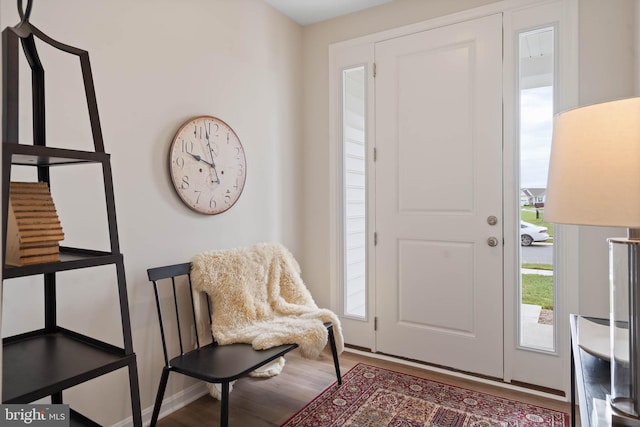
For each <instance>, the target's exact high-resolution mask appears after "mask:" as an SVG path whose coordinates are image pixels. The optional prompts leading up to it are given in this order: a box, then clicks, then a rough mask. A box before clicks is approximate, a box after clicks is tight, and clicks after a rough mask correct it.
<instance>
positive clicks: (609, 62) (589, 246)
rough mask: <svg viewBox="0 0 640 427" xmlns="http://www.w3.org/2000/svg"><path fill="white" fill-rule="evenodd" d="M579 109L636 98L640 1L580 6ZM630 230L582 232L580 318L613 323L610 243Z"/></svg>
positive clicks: (593, 1)
mask: <svg viewBox="0 0 640 427" xmlns="http://www.w3.org/2000/svg"><path fill="white" fill-rule="evenodd" d="M579 7H580V13H579V34H580V48H579V57H580V64H579V67H580V82H579V103H580V105H589V104H593V103H597V102H604V101H610V100H613V99H619V98H626V97H630V96H634V94H635V85H636V81H637V71H638V70H637V68H636V57H635V55H636V53H635V49H636V48H635V46H636V39H635V37H636V28H637V23H636V20H635V17H636V12H635V10H636V8H637V0H614V1H612V2H603V1H601V0H580V3H579ZM625 234H626V230H624V229H615V228H607V227H581V228H580V251H579V253H580V276H579V280H580V282H579V285H580V295H579V296H578V298H579V302H580V313H582V314H587V315H592V316H601V317H609V306H608V301H609V264H608V260H609V258H608V256H609V255H608V245H607V238H609V237H618V236H625Z"/></svg>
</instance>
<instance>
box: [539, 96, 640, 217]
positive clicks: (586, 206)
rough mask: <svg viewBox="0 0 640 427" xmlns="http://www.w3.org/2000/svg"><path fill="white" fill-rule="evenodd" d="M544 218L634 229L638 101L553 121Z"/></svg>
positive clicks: (638, 208)
mask: <svg viewBox="0 0 640 427" xmlns="http://www.w3.org/2000/svg"><path fill="white" fill-rule="evenodd" d="M544 218H545V220H546V221H548V222H553V223H560V224H578V225H599V226H613V227H629V228H640V98H629V99H623V100H619V101H612V102H605V103H602V104H594V105H590V106H587V107H582V108H577V109H574V110H570V111H567V112H564V113H561V114H559V115H557V116H556V117H555V120H554V126H553V141H552V145H551V160H550V163H549V177H548V182H547V194H546V200H545V211H544Z"/></svg>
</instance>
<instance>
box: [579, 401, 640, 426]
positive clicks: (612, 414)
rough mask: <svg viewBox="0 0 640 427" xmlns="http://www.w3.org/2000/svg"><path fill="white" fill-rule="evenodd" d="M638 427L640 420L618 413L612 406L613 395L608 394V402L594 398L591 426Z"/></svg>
mask: <svg viewBox="0 0 640 427" xmlns="http://www.w3.org/2000/svg"><path fill="white" fill-rule="evenodd" d="M609 426H614V427H618V426H620V427H638V426H640V420H638V419H636V418H629V417H628V416H626V415H624V414H621V413H618V412H617V411H616V410H615V409H614V408H613V407H612V406H611V396H610V395H608V394H607V400H606V402H605V401H604V400H601V399H593V410H592V412H591V427H609Z"/></svg>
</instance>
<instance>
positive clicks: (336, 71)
mask: <svg viewBox="0 0 640 427" xmlns="http://www.w3.org/2000/svg"><path fill="white" fill-rule="evenodd" d="M578 1H579V0H545V1H540V0H503V1H497V2H495V3H491V4H488V5H485V6H481V7H477V8H472V9H469V10H466V11H462V12H458V13H455V14H451V15H446V16H442V17H437V18H433V19H430V20H427V21H423V22H419V23H416V24H411V25H407V26H403V27H399V28H395V29H391V30H387V31H383V32H379V33H374V34H370V35H366V36H362V37H358V38H355V39H351V40H347V41H343V42H338V43H334V44H332V45H330V46H329V90H330V93H329V136H330V144H329V162H330V163H329V185H330V189H329V196H330V201H329V218H330V254H329V258H330V304H331V308H332V309H333V310H334V311H335V312H336V313H338V314H340V313H341V312H342V296H341V293H342V269H341V265H342V249H341V248H342V241H341V239H340V235H341V230H342V221H341V218H342V182H341V171H342V161H341V154H342V151H341V141H342V132H341V123H342V118H341V117H342V116H341V114H342V108H341V99H342V92H341V87H342V86H341V81H342V80H341V72H342V69H343V68H344V67H348V66H355V65H358V64H363V63H366V64H369V67H367V68H368V69H370V70H371V72H372V71H373V63H374V56H373V46H374V44H375V43H377V42H381V41H384V40H388V39H391V38H396V37H401V36H405V35H409V34H413V33H417V32H422V31H427V30H430V29H434V28H438V27H441V26H446V25H452V24H456V23H459V22H463V21H467V20H471V19H475V18H480V17H483V16H486V15H491V14H496V13H503V31H504V34H505V37H504V42H503V49H504V55H505V56H504V63H503V66H504V69H503V75H504V84H503V88H504V89H503V90H504V95H503V96H504V103H505V104H504V105H505V109H504V121H503V123H504V128H503V131H504V140H503V144H504V150H503V174H504V182H505V186H504V188H503V197H504V201H503V206H505V211H504V212H503V218H504V219H505V220H504V224H503V227H504V230H503V233H504V236H505V245H504V248H503V250H504V253H505V258H504V280H505V282H506V280H507V279H508V278H511V279H512V280H513V278H515V277H516V274H520V273H519V267H518V268H516V261H517V260H516V255H515V254H516V253H517V252H516V249H517V247H516V246H515V245H516V244H519V242H520V238H519V229H517V228H516V221H515V218H517V216H516V213H515V208H513V211H512V212H508V211H507V206H511V205H513V206H518V205H517V204H514V202H515V201H514V194H517V193H516V192H515V191H514V189H513V187H514V185H511V186H509V185H508V184H507V183H510V182H511V183H513V182H514V181H515V178H516V173H518V170H517V169H516V168H515V165H516V163H514V162H515V160H514V159H515V158H516V157H515V156H516V154H517V153H516V152H515V149H514V141H515V140H514V139H513V135H514V132H515V128H514V123H515V122H514V120H515V116H514V114H515V110H514V105H515V99H516V97H515V95H516V93H515V91H516V87H517V86H516V85H515V80H514V78H515V74H514V70H515V69H516V68H515V58H514V50H513V49H514V48H513V40H512V39H511V38H510V37H508V36H507V35H508V34H513V32H514V26H513V24H514V17H516V16H517V15H518V13H520V14H526V13H527V12H528V11H533V9H535V8H537V7H544V6H546V5H550V4H559V5H560V7H561V18H560V25H559V26H560V28H562V29H563V30H562V31H561V35H560V40H559V49H560V52H562V53H561V56H560V61H561V64H560V67H561V68H560V72H561V82H562V83H561V86H560V87H561V90H562V92H561V93H560V94H559V100H560V102H558V103H557V106H558V111H561V110H565V109H569V108H572V107H575V106H577V104H578ZM534 12H535V11H533V12H532V13H534ZM350 55H353V57H352V58H350ZM363 58H364V59H363ZM352 59H355V60H352ZM369 78H370V81H369V83H368V88H369V89H368V90H369V92H368V97H367V106H366V107H367V117H368V118H369V121H368V123H367V132H368V136H367V138H368V144H367V156H368V159H367V168H369V170H372V168H373V167H374V163H373V146H374V144H375V140H374V138H375V135H374V132H373V129H374V128H373V123H372V119H371V115H372V112H373V111H374V105H375V99H374V94H373V89H372V84H373V83H372V79H373V76H372V75H371V74H369ZM509 159H511V162H509V161H508V160H509ZM368 179H369V178H368ZM516 182H517V181H516ZM367 185H368V188H369V190H368V193H367V196H368V198H369V201H368V203H367V206H368V209H369V212H368V214H367V215H369V218H370V219H373V218H371V217H370V215H372V214H373V212H375V211H374V210H373V209H371V207H372V206H375V199H374V196H375V195H374V193H373V191H372V188H373V187H374V186H375V182H373V181H368V182H367ZM373 224H374V221H373V220H370V221H369V223H368V225H367V232H368V237H369V239H368V254H367V262H368V269H367V273H368V295H367V299H368V306H369V308H370V309H371V308H373V307H375V298H376V295H375V274H374V272H375V269H374V266H373V262H374V261H375V247H374V244H373V238H372V236H373V232H374V231H375V230H374V227H373ZM510 236H511V238H510ZM557 236H558V241H559V244H557V245H556V246H555V248H554V249H555V251H554V252H555V254H554V256H555V265H558V266H560V265H561V266H562V268H561V269H557V270H556V272H555V275H556V277H555V280H556V283H557V284H559V286H556V288H557V289H559V290H560V292H559V293H558V295H557V298H558V302H559V306H558V313H561V314H560V316H558V317H557V319H559V321H558V322H557V338H556V339H557V342H558V346H557V350H558V356H557V357H559V358H561V362H560V363H563V366H565V365H566V366H569V347H570V346H569V333H568V331H569V327H568V313H570V312H576V311H577V309H578V302H577V299H576V298H570V296H575V295H577V292H578V285H577V281H576V280H570V279H571V278H576V277H578V272H579V264H578V257H577V254H578V240H579V239H578V238H579V236H578V230H577V228H576V227H571V226H562V227H558V230H557ZM503 303H504V319H505V322H504V323H505V325H504V349H505V350H504V381H506V382H511V381H522V379H521V372H520V371H519V370H518V369H517V368H518V366H522V364H523V363H525V362H524V361H525V360H526V359H527V357H525V356H527V353H534V351H532V350H523V349H520V348H518V347H517V345H516V344H517V330H516V327H515V325H514V322H509V321H508V319H513V320H516V315H517V304H518V303H519V301H517V295H516V294H515V293H514V292H513V289H509V288H508V287H506V286H505V291H504V301H503ZM369 312H370V313H371V311H369ZM372 314H373V315H370V316H368V317H367V318H366V319H365V320H364V321H359V322H361V325H359V327H358V330H359V331H361V332H359V338H361V340H360V341H359V342H358V343H357V344H356V345H357V346H359V347H363V348H365V349H370V350H371V351H372V352H373V353H375V352H376V342H375V333H374V315H375V313H372ZM565 318H566V319H565ZM347 323H348V322H347ZM345 326H346V328H345V331H348V330H349V328H348V326H349V325H345ZM534 359H535V358H534ZM529 366H530V365H529ZM564 377H565V378H563V381H562V384H563V390H562V391H564V392H565V396H568V395H569V390H570V378H569V370H568V369H567V370H566V374H565V375H564ZM525 382H526V381H525Z"/></svg>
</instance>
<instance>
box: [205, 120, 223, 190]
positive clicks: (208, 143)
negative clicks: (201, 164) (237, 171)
mask: <svg viewBox="0 0 640 427" xmlns="http://www.w3.org/2000/svg"><path fill="white" fill-rule="evenodd" d="M204 137H205V138H206V140H207V148H208V149H209V155H210V156H211V163H210V165H211V167H212V168H213V171H214V172H215V174H216V183H217V184H220V178H219V177H218V171H217V170H216V163H215V162H214V161H213V150H212V149H211V143H210V141H209V130H208V129H207V127H206V126H205V127H204Z"/></svg>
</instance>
